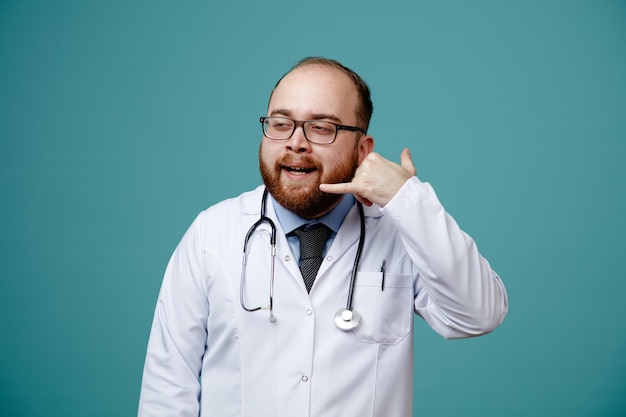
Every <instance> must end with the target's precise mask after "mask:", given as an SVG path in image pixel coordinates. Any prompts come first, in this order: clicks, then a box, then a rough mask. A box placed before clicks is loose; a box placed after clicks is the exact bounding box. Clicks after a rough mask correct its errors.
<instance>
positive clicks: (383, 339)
mask: <svg viewBox="0 0 626 417" xmlns="http://www.w3.org/2000/svg"><path fill="white" fill-rule="evenodd" d="M382 279H383V274H382V272H359V273H358V274H357V277H356V285H355V288H354V297H353V302H352V304H353V307H354V309H355V310H356V311H357V312H358V313H359V315H360V316H361V323H360V324H359V326H358V327H357V328H356V329H354V330H353V333H354V334H355V335H356V337H357V338H358V339H359V340H360V341H361V342H365V343H379V344H388V345H395V344H396V343H398V342H399V341H400V340H402V339H403V338H404V337H405V336H406V335H407V334H409V332H410V331H411V326H412V325H413V311H414V309H413V299H414V296H413V280H412V279H411V276H410V275H398V274H389V273H387V274H385V283H384V284H385V285H384V290H383V289H382V288H381V285H382Z"/></svg>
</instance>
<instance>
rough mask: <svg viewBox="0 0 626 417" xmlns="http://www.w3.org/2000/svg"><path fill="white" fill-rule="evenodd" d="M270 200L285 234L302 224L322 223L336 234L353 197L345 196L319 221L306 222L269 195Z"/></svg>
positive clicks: (350, 195)
mask: <svg viewBox="0 0 626 417" xmlns="http://www.w3.org/2000/svg"><path fill="white" fill-rule="evenodd" d="M270 200H271V201H272V204H273V205H274V211H275V212H276V217H277V218H278V222H279V223H280V225H281V226H282V227H283V230H284V231H285V232H286V233H289V232H291V231H292V230H294V229H297V228H298V227H300V226H302V225H303V224H307V223H309V224H315V223H324V224H325V225H326V226H328V227H329V228H330V229H331V230H332V231H333V232H335V233H337V232H338V231H339V227H340V226H341V223H343V219H344V218H345V217H346V215H347V214H348V212H349V211H350V209H351V208H352V206H353V205H354V201H355V199H354V196H353V195H352V194H345V195H344V196H343V198H342V199H341V201H340V202H339V204H338V205H337V207H335V208H334V209H332V210H331V211H330V212H329V213H326V214H325V215H323V216H322V217H320V218H319V219H315V220H307V219H305V218H302V217H300V216H298V215H297V214H295V213H293V212H291V211H289V210H287V209H286V208H284V207H283V206H281V205H280V204H278V202H277V201H276V200H274V197H273V196H272V195H271V194H270Z"/></svg>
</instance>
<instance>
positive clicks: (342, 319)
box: [239, 188, 365, 331]
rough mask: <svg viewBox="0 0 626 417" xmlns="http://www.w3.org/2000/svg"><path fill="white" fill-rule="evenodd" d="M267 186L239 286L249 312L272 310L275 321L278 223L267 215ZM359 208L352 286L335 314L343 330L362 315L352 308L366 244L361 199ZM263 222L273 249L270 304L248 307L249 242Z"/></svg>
mask: <svg viewBox="0 0 626 417" xmlns="http://www.w3.org/2000/svg"><path fill="white" fill-rule="evenodd" d="M267 194H268V191H267V188H266V189H265V190H264V191H263V198H262V201H261V215H260V217H259V220H257V221H256V222H255V223H254V224H253V225H252V226H251V227H250V229H248V233H246V237H245V239H244V243H243V260H242V264H241V281H240V287H239V300H240V303H241V307H242V308H243V309H244V310H245V311H248V312H253V311H258V310H269V312H270V321H272V322H273V321H275V320H276V318H275V317H274V270H275V269H274V268H275V260H276V225H275V224H274V221H272V219H270V218H269V217H267V216H266V215H265V206H266V204H267ZM356 204H357V208H358V210H359V220H360V227H361V233H360V236H359V244H358V247H357V251H356V255H355V257H354V265H353V267H352V274H351V275H350V286H349V288H348V298H347V300H346V308H345V309H344V310H342V309H339V311H338V312H337V314H336V315H335V322H336V324H337V327H338V328H340V329H341V330H345V331H348V330H351V329H354V328H355V327H357V326H358V325H359V322H360V317H359V314H358V313H357V312H356V311H353V309H352V299H353V297H354V288H355V285H356V275H357V271H358V269H359V262H360V261H361V253H362V252H363V246H364V244H365V213H364V211H363V204H361V202H360V201H357V203H356ZM263 223H267V224H268V225H269V227H270V230H271V232H270V246H271V250H272V254H271V266H270V302H269V305H268V306H260V307H255V308H248V307H246V305H245V302H244V281H245V271H246V261H247V256H248V242H249V240H250V238H251V237H252V234H253V233H254V232H255V230H256V229H257V228H258V227H259V226H260V225H262V224H263Z"/></svg>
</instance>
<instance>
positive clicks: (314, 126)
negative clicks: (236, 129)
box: [261, 117, 366, 145]
mask: <svg viewBox="0 0 626 417" xmlns="http://www.w3.org/2000/svg"><path fill="white" fill-rule="evenodd" d="M261 126H262V127H263V135H265V137H266V138H268V139H273V140H287V139H289V138H290V137H291V136H293V132H295V131H296V128H297V127H298V126H302V130H303V131H304V137H305V138H306V139H307V140H308V141H309V142H311V143H318V144H325V145H329V144H331V143H333V142H334V141H335V139H336V138H337V131H339V130H348V131H350V132H362V133H366V132H365V130H364V129H361V128H360V127H355V126H346V125H340V124H337V123H333V122H326V121H321V120H291V119H288V118H286V117H261Z"/></svg>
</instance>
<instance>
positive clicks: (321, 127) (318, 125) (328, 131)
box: [309, 122, 335, 136]
mask: <svg viewBox="0 0 626 417" xmlns="http://www.w3.org/2000/svg"><path fill="white" fill-rule="evenodd" d="M309 129H310V130H311V132H314V133H315V134H317V135H323V136H329V135H334V134H335V125H334V124H332V123H328V122H310V123H309Z"/></svg>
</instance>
